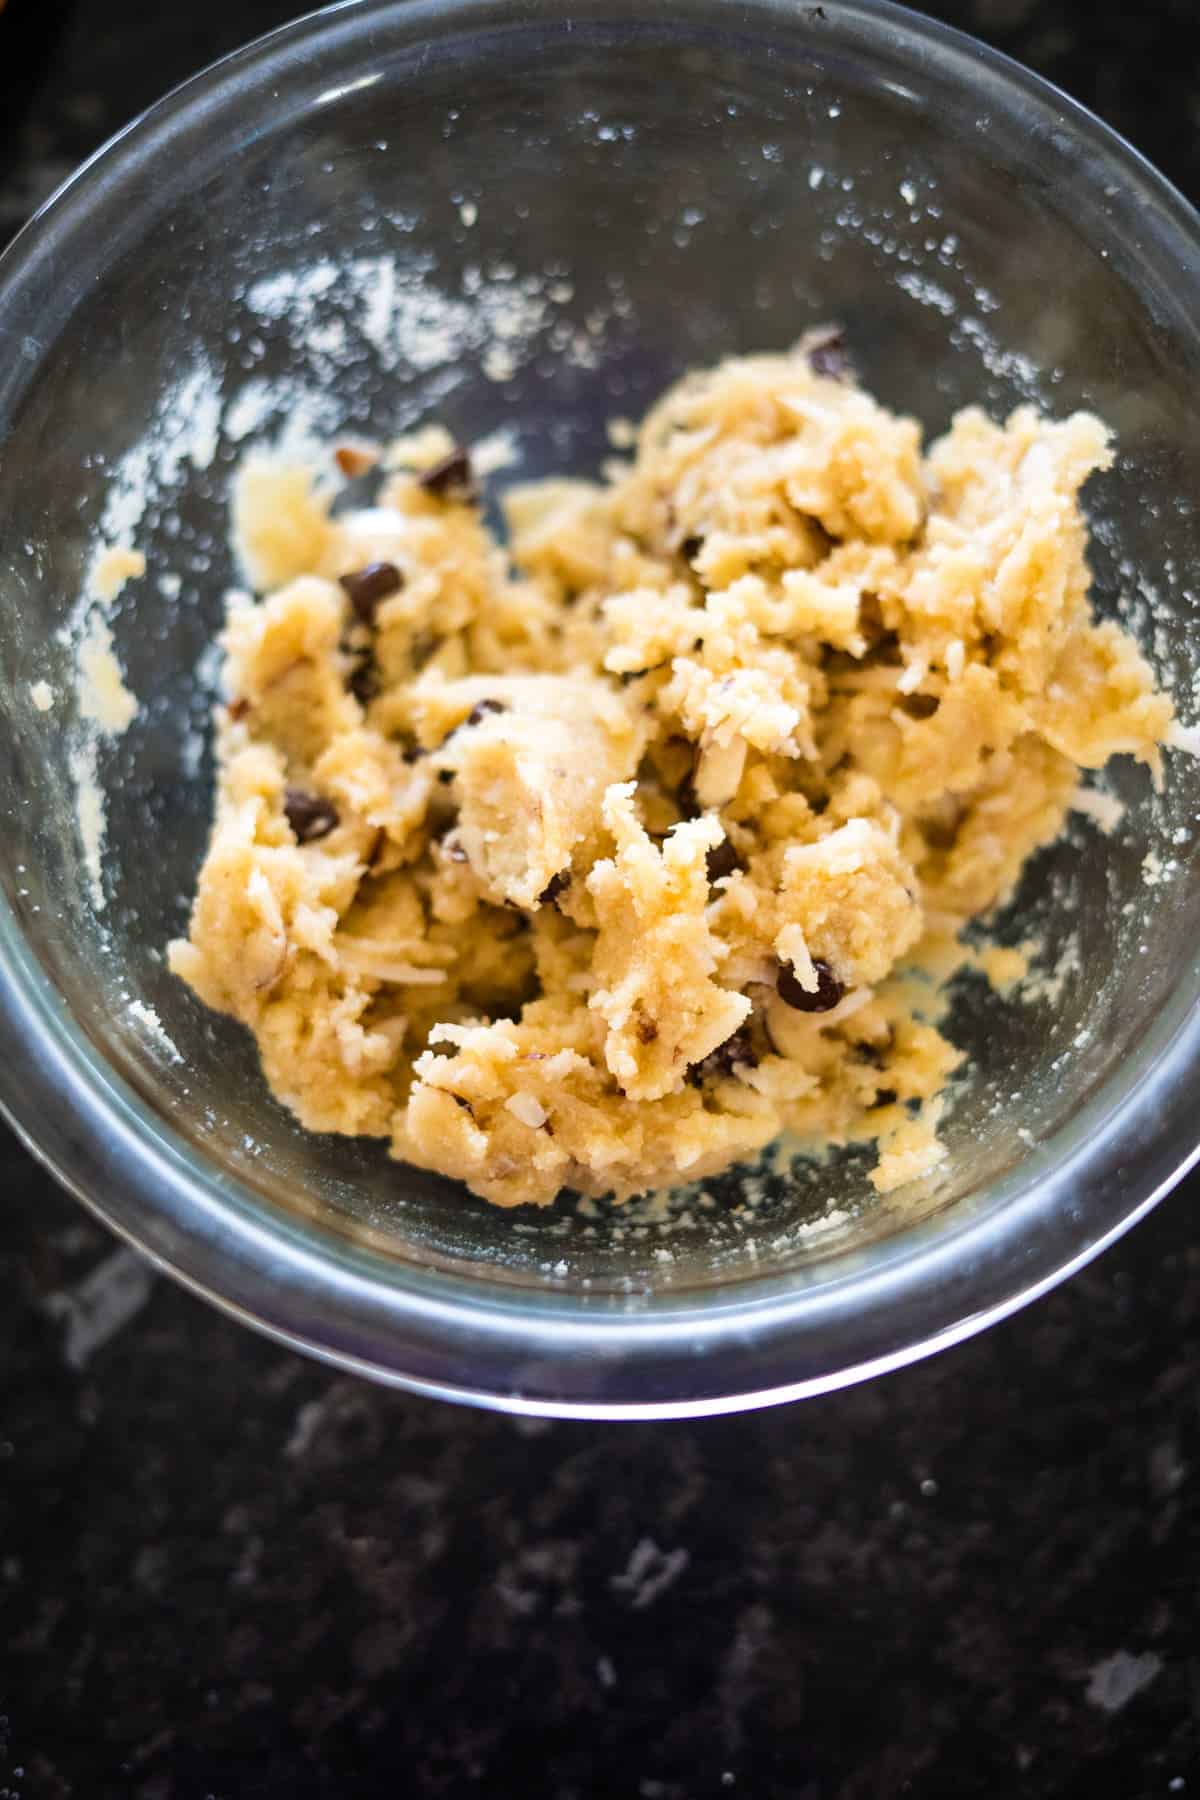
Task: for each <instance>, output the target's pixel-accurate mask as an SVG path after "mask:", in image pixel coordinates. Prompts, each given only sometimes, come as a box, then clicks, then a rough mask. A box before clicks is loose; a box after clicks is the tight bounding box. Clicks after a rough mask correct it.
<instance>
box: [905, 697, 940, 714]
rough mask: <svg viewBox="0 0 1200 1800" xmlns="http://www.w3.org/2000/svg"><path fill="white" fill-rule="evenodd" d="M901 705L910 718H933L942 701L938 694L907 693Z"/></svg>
mask: <svg viewBox="0 0 1200 1800" xmlns="http://www.w3.org/2000/svg"><path fill="white" fill-rule="evenodd" d="M900 705H901V708H902V710H903V711H904V712H906V713H907V714H908V716H909V718H910V719H932V717H933V715H934V713H935V712H936V711H937V709H938V707H939V706H940V705H941V701H940V700H939V699H938V697H937V695H936V694H905V695H904V697H903V698H902V700H901V701H900Z"/></svg>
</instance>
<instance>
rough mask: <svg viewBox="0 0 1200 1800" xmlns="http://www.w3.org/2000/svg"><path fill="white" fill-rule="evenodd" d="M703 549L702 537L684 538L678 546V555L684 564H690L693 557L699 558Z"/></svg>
mask: <svg viewBox="0 0 1200 1800" xmlns="http://www.w3.org/2000/svg"><path fill="white" fill-rule="evenodd" d="M703 548H704V539H703V538H702V537H695V536H693V537H685V538H684V540H683V542H682V544H680V546H679V554H680V556H682V557H683V558H684V560H685V561H686V562H691V561H692V559H693V557H696V556H699V554H700V552H701V551H702V550H703Z"/></svg>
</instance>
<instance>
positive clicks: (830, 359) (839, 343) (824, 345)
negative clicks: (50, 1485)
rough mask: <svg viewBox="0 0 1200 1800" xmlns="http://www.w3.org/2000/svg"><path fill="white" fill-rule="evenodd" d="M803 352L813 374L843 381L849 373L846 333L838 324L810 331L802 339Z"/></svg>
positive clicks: (830, 379)
mask: <svg viewBox="0 0 1200 1800" xmlns="http://www.w3.org/2000/svg"><path fill="white" fill-rule="evenodd" d="M804 353H805V355H806V356H807V357H808V366H809V368H810V369H811V370H812V372H813V374H814V375H824V376H825V378H826V380H827V381H845V380H846V379H847V377H848V376H849V374H850V358H849V355H848V354H847V351H846V334H845V332H844V331H843V330H842V329H841V327H840V326H837V325H827V326H823V327H821V328H820V329H819V330H817V331H810V332H809V333H808V334H807V336H806V337H805V339H804Z"/></svg>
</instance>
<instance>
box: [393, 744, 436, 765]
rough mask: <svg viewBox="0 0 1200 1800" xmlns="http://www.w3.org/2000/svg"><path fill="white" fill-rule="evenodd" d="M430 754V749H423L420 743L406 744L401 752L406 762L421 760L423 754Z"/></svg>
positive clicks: (402, 758)
mask: <svg viewBox="0 0 1200 1800" xmlns="http://www.w3.org/2000/svg"><path fill="white" fill-rule="evenodd" d="M428 755H429V752H428V750H422V748H421V746H420V744H406V745H405V746H404V748H403V750H402V751H401V752H400V756H401V760H402V761H404V762H406V763H415V762H420V760H421V758H422V757H423V756H428Z"/></svg>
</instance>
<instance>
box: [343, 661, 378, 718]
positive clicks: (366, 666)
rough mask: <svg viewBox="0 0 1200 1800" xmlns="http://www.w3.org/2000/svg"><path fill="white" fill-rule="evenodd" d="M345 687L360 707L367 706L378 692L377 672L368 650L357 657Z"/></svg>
mask: <svg viewBox="0 0 1200 1800" xmlns="http://www.w3.org/2000/svg"><path fill="white" fill-rule="evenodd" d="M346 687H347V689H348V690H349V692H350V693H352V694H353V695H354V698H355V699H356V700H357V701H358V703H359V705H360V706H369V705H370V704H371V701H372V700H373V699H374V698H375V696H376V694H377V693H378V692H379V670H378V668H377V667H376V666H375V658H374V657H373V656H372V655H371V652H370V651H369V650H367V651H365V652H364V653H363V654H362V655H361V656H360V657H359V659H358V661H357V662H356V663H355V665H354V667H353V668H352V669H351V671H350V674H349V677H348V678H347V681H346Z"/></svg>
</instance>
